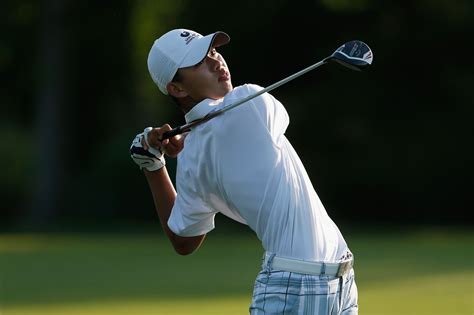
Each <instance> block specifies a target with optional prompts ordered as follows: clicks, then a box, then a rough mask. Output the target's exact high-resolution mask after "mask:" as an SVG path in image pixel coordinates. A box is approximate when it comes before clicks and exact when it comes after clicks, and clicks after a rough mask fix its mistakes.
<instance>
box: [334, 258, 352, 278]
mask: <svg viewBox="0 0 474 315" xmlns="http://www.w3.org/2000/svg"><path fill="white" fill-rule="evenodd" d="M352 264H353V260H349V261H345V262H342V263H341V264H340V265H339V269H338V270H337V274H336V276H337V277H342V276H344V275H345V274H346V273H347V272H349V270H351V268H352Z"/></svg>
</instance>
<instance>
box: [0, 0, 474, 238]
mask: <svg viewBox="0 0 474 315" xmlns="http://www.w3.org/2000/svg"><path fill="white" fill-rule="evenodd" d="M473 12H474V2H472V1H469V0H456V1H448V0H416V1H409V2H399V1H390V0H384V1H374V0H357V1H355V0H351V1H349V0H321V1H287V0H274V1H269V0H263V1H249V0H244V1H232V2H223V1H214V0H210V1H189V0H156V1H152V0H140V1H130V0H128V1H127V0H118V1H114V2H113V3H110V2H101V1H74V0H63V1H61V0H43V1H34V0H21V1H12V0H7V1H2V4H0V21H1V22H0V23H2V27H1V28H0V34H1V35H0V72H1V78H0V79H1V84H0V103H1V109H0V144H1V145H0V165H1V166H2V171H1V180H0V197H1V200H2V203H1V206H0V209H1V221H0V222H1V228H2V229H6V230H12V229H18V228H25V229H30V228H33V227H34V228H39V227H45V228H46V227H54V226H59V225H60V224H63V223H64V222H87V223H89V224H90V223H93V222H112V221H126V222H131V221H138V222H144V221H148V220H156V218H155V214H154V210H153V204H152V199H151V196H150V194H149V191H148V187H147V185H146V182H145V179H144V177H143V176H142V174H141V173H140V171H139V170H138V168H137V167H136V166H135V165H134V164H133V162H132V161H131V159H130V157H129V155H128V147H129V145H130V142H131V140H132V139H133V137H134V136H135V134H136V133H138V132H140V131H141V130H142V129H143V128H144V127H146V126H149V125H152V126H159V125H161V124H163V123H165V122H168V123H170V124H171V125H173V126H175V125H178V124H181V123H182V122H183V118H182V114H181V113H180V112H179V111H178V110H177V108H176V107H175V106H174V104H173V103H172V102H171V101H170V100H169V99H167V98H166V97H164V96H162V95H161V94H160V93H159V91H158V89H157V87H156V86H155V85H154V84H153V82H152V80H151V79H150V77H149V74H148V70H147V67H146V57H147V54H148V50H149V48H150V47H151V45H152V43H153V41H154V40H155V39H156V38H158V37H159V36H160V35H162V34H163V33H164V32H166V31H168V30H170V29H173V28H180V27H183V28H190V29H194V30H196V31H198V32H200V33H201V34H208V33H211V32H214V31H217V30H223V31H225V32H227V33H228V34H229V35H230V36H231V38H232V40H231V43H230V44H229V45H227V46H225V47H222V49H221V52H222V54H223V55H224V57H225V58H226V60H227V62H228V65H229V68H230V70H231V73H232V78H233V83H234V86H237V85H240V84H243V83H256V84H259V85H261V86H268V85H270V84H271V83H274V82H276V81H277V80H280V79H282V78H284V77H286V76H288V75H290V74H292V73H294V72H296V71H298V70H300V69H302V68H303V67H306V66H308V65H310V64H313V63H315V62H317V61H319V60H321V59H322V58H324V57H325V56H327V55H329V54H330V53H332V52H333V51H334V50H335V49H336V48H337V47H339V46H340V45H341V44H342V43H344V42H346V41H349V40H352V39H360V40H363V41H364V42H366V43H367V44H369V45H370V46H371V48H372V49H373V51H374V56H375V57H374V64H373V66H372V67H371V68H369V69H368V70H367V71H365V72H361V73H356V72H351V71H349V70H347V69H344V68H341V67H339V66H336V65H329V66H325V67H322V68H319V69H318V70H316V71H313V72H311V73H309V74H307V75H305V76H304V77H301V78H299V79H297V80H295V81H293V82H291V83H288V84H287V85H285V86H283V87H281V88H279V89H278V90H275V91H274V92H273V93H272V94H273V95H274V96H276V97H277V98H278V99H280V100H281V101H282V103H283V104H284V105H285V107H286V108H287V110H288V112H289V113H290V117H291V124H290V126H289V129H288V131H287V136H288V137H289V139H290V140H291V141H292V143H293V145H294V146H295V148H296V150H297V152H298V153H299V155H300V157H301V159H302V160H303V162H304V163H305V166H306V168H307V170H308V172H309V174H310V177H311V178H312V181H313V184H314V186H315V187H316V190H317V191H318V193H319V195H320V197H321V199H322V201H323V203H324V204H325V205H326V208H327V209H328V211H329V213H330V215H331V216H332V217H333V218H335V219H336V222H355V221H358V222H378V223H397V222H398V223H407V222H408V223H412V224H443V223H447V224H471V223H472V219H470V216H468V213H469V209H471V208H472V201H473V200H472V193H471V190H472V187H473V186H472V184H473V183H472V178H473V165H472V164H473V163H472V162H473V160H474V159H473V149H472V137H473V132H472V129H473V128H472V125H473V118H474V110H473V108H474V106H473V105H474V102H473V96H472V93H471V90H472V87H473V86H474V63H473V62H472V61H471V59H470V51H471V50H470V49H469V47H470V41H471V39H472V34H474V32H473V30H474V13H473ZM257 154H258V153H257ZM168 165H169V168H170V169H171V174H174V171H173V169H174V167H175V161H173V160H172V159H168ZM173 177H174V175H173Z"/></svg>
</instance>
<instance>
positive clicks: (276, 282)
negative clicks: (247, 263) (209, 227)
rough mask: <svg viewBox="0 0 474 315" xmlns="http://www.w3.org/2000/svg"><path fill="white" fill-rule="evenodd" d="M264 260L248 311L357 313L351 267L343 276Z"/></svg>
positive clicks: (312, 314) (257, 313) (308, 314)
mask: <svg viewBox="0 0 474 315" xmlns="http://www.w3.org/2000/svg"><path fill="white" fill-rule="evenodd" d="M270 264H271V260H269V261H268V263H266V264H265V263H264V265H263V266H262V271H261V272H260V273H259V274H258V276H257V279H256V280H255V287H254V291H253V298H252V304H251V305H250V314H251V315H262V314H265V315H269V314H275V315H276V314H304V315H322V314H324V315H356V314H358V305H357V286H356V284H355V280H354V270H351V271H350V272H348V273H347V274H346V275H345V276H344V277H340V278H337V277H333V276H325V275H320V276H313V275H305V274H299V273H294V272H287V271H281V270H272V269H271V267H269V266H270Z"/></svg>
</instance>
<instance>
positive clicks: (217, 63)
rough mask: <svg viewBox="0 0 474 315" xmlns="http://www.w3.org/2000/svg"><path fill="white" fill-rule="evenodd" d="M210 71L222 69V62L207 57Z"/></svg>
mask: <svg viewBox="0 0 474 315" xmlns="http://www.w3.org/2000/svg"><path fill="white" fill-rule="evenodd" d="M209 59H210V62H211V67H212V70H214V71H217V70H219V69H221V68H222V62H221V61H220V60H219V59H217V58H212V57H209Z"/></svg>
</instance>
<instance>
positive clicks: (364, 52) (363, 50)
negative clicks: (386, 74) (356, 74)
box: [328, 40, 374, 71]
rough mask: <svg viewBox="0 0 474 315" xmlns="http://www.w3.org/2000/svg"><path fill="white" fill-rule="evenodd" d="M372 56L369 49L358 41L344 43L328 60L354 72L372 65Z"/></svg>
mask: <svg viewBox="0 0 474 315" xmlns="http://www.w3.org/2000/svg"><path fill="white" fill-rule="evenodd" d="M373 58H374V55H373V54H372V50H370V47H369V46H368V45H367V44H366V43H364V42H361V41H360V40H353V41H350V42H347V43H345V44H344V45H342V46H341V47H339V48H338V49H336V51H335V52H334V53H333V54H332V55H331V56H330V57H329V58H328V59H329V60H334V61H336V62H338V63H340V64H341V65H343V66H345V67H347V68H349V69H352V70H356V71H361V70H362V69H363V68H366V67H367V66H369V65H371V64H372V60H373Z"/></svg>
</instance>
